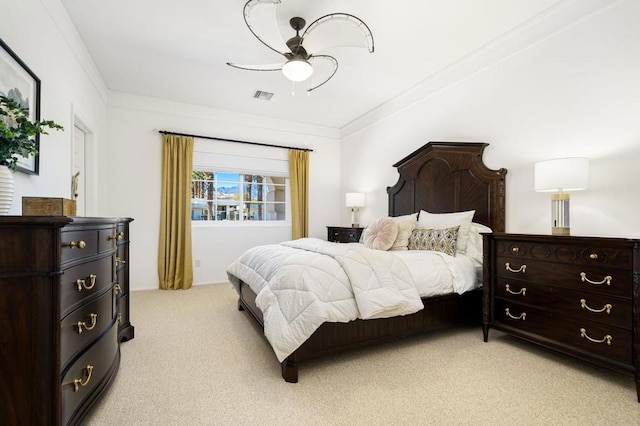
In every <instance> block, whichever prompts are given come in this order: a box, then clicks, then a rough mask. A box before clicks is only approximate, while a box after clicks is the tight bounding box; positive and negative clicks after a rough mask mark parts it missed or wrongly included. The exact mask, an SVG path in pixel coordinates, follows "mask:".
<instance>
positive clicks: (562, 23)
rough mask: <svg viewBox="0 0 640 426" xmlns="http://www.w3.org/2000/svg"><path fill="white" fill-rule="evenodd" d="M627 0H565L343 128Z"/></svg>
mask: <svg viewBox="0 0 640 426" xmlns="http://www.w3.org/2000/svg"><path fill="white" fill-rule="evenodd" d="M622 1H624V0H616V1H610V0H564V1H562V2H560V3H557V4H556V5H554V6H552V7H550V8H548V9H547V10H545V11H544V12H542V13H540V14H538V15H536V16H534V17H533V18H531V19H529V20H527V21H525V22H523V23H522V24H521V25H519V26H517V27H515V28H514V29H513V30H511V31H508V32H506V33H504V34H502V35H501V36H499V37H497V38H495V39H494V40H492V41H490V42H489V43H487V44H485V45H483V46H481V47H480V48H478V49H476V50H475V51H473V52H471V53H469V54H468V55H466V56H464V57H462V58H460V59H458V60H457V61H455V62H453V63H451V64H449V65H448V66H446V67H445V68H443V69H441V70H439V71H437V72H435V73H433V74H431V75H429V76H428V77H426V78H425V79H424V80H422V82H420V83H418V84H417V85H415V86H414V87H412V88H410V89H409V90H407V91H405V92H403V93H401V94H400V95H398V96H396V97H395V98H393V99H391V100H389V101H387V102H385V103H383V104H381V105H379V106H378V107H376V108H374V109H372V110H370V111H368V112H367V113H365V114H363V115H362V116H360V117H358V118H356V119H355V120H353V121H351V122H349V123H347V124H346V125H344V126H343V127H342V128H341V129H340V137H341V139H342V138H346V137H348V136H350V135H352V134H354V133H357V132H358V131H360V130H363V129H365V128H367V127H369V126H371V125H373V124H375V123H377V122H379V121H381V120H384V119H386V118H388V117H390V116H392V115H394V114H397V113H398V112H400V111H402V110H404V109H406V108H408V107H410V106H412V105H414V104H416V103H418V102H420V101H422V100H424V99H425V98H428V97H429V96H431V95H433V94H434V93H436V92H438V91H440V90H443V89H445V88H446V87H448V86H451V85H453V84H455V83H457V82H459V81H461V80H463V79H465V78H467V77H470V76H471V75H473V74H475V73H477V72H479V71H481V70H483V69H485V68H488V67H490V66H492V65H494V64H496V63H498V62H500V61H501V60H503V59H506V58H508V57H509V56H512V55H514V54H516V53H518V52H520V51H522V50H525V49H527V48H529V47H530V46H532V45H534V44H536V43H538V42H541V41H543V40H545V39H547V38H549V37H552V36H553V35H555V34H557V33H559V32H561V31H563V30H565V29H567V28H569V27H571V26H572V25H575V24H576V23H578V22H580V21H582V20H583V19H586V18H588V17H590V16H592V15H595V14H597V13H601V12H602V11H604V10H606V9H609V8H611V7H613V6H615V5H616V4H618V3H620V2H622Z"/></svg>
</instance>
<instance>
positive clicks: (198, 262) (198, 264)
mask: <svg viewBox="0 0 640 426" xmlns="http://www.w3.org/2000/svg"><path fill="white" fill-rule="evenodd" d="M199 267H200V259H196V268H199Z"/></svg>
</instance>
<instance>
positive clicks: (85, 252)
mask: <svg viewBox="0 0 640 426" xmlns="http://www.w3.org/2000/svg"><path fill="white" fill-rule="evenodd" d="M61 240H62V253H61V259H62V263H66V262H69V261H72V260H77V259H81V258H84V257H88V256H93V255H95V254H98V253H105V252H107V251H109V250H113V249H114V248H115V246H116V243H115V242H116V231H115V226H112V227H107V228H101V229H85V230H77V231H66V232H62V233H61Z"/></svg>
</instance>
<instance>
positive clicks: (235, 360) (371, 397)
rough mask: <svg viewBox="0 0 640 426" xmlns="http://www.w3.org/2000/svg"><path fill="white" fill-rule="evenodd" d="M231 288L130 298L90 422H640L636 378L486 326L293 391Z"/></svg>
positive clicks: (435, 337) (398, 347) (314, 377)
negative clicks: (126, 332) (130, 328)
mask: <svg viewBox="0 0 640 426" xmlns="http://www.w3.org/2000/svg"><path fill="white" fill-rule="evenodd" d="M236 300H237V296H236V294H235V291H234V290H233V288H232V287H231V285H230V284H217V285H208V286H198V287H194V288H192V289H190V290H182V291H162V290H155V291H144V292H134V293H133V294H132V295H131V321H132V324H133V325H134V326H135V338H134V339H133V340H131V341H129V342H126V343H123V344H122V346H121V351H122V362H121V364H120V370H119V372H118V375H117V377H116V379H115V381H114V383H113V385H112V386H111V388H110V389H109V391H108V392H107V394H106V395H105V398H104V399H103V400H102V401H101V402H100V403H99V404H98V405H96V406H95V407H94V409H93V411H92V413H91V414H90V416H89V418H88V419H87V424H90V425H231V424H234V425H415V424H425V425H542V424H544V425H638V424H640V404H639V403H638V402H637V401H636V391H635V385H634V382H633V379H632V378H631V377H629V376H624V375H621V374H618V373H614V372H611V371H609V370H606V369H603V368H599V367H596V366H592V365H590V364H587V363H584V362H580V361H577V360H574V359H571V358H569V357H565V356H562V355H559V354H556V353H554V352H551V351H548V350H545V349H542V348H539V347H537V346H535V345H532V344H527V343H525V342H521V341H519V340H516V339H514V338H512V337H509V336H507V335H505V334H503V333H500V332H497V331H495V330H492V331H491V332H490V336H489V342H488V343H484V342H483V341H482V331H481V329H480V327H473V328H470V327H465V328H462V329H455V330H447V331H443V332H436V333H432V334H429V335H426V336H423V337H419V338H417V339H408V340H403V341H399V342H395V343H393V344H388V345H385V346H381V347H376V348H370V349H367V350H363V351H356V352H351V353H348V354H345V355H341V356H335V357H331V358H327V359H324V360H319V361H310V362H308V363H305V364H302V365H301V367H300V375H299V378H300V382H299V383H297V384H290V383H285V382H284V381H283V380H282V378H281V377H280V365H279V364H278V362H277V360H276V358H275V355H274V354H273V352H272V350H271V348H270V346H269V344H268V343H267V342H266V340H265V339H264V338H263V337H262V335H261V334H260V332H259V330H258V328H257V327H256V326H255V325H254V324H253V322H252V320H251V319H250V318H249V317H248V315H247V313H246V312H239V311H238V310H237V308H236Z"/></svg>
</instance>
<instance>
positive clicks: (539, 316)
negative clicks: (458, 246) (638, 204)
mask: <svg viewBox="0 0 640 426" xmlns="http://www.w3.org/2000/svg"><path fill="white" fill-rule="evenodd" d="M484 259H485V262H484V290H483V291H484V301H483V333H484V341H485V342H486V341H487V340H488V337H489V328H495V329H497V330H501V331H504V332H507V333H510V334H512V335H514V336H517V337H519V338H522V339H524V340H528V341H530V342H534V343H537V344H540V345H543V346H545V347H548V348H551V349H555V350H557V351H560V352H562V353H564V354H567V355H571V356H574V357H576V358H580V359H583V360H586V361H589V362H592V363H594V364H598V365H601V366H604V367H608V368H611V369H613V370H616V371H619V372H622V373H626V374H629V375H633V376H634V378H635V382H636V390H637V394H638V395H637V397H638V402H640V371H639V369H640V312H639V307H640V240H633V239H624V238H595V237H572V236H543V235H520V234H504V233H494V234H486V235H484Z"/></svg>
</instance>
